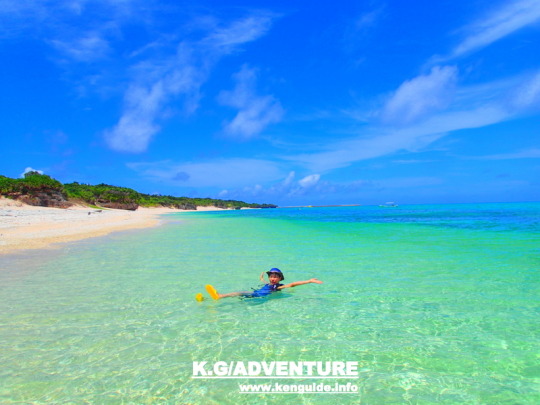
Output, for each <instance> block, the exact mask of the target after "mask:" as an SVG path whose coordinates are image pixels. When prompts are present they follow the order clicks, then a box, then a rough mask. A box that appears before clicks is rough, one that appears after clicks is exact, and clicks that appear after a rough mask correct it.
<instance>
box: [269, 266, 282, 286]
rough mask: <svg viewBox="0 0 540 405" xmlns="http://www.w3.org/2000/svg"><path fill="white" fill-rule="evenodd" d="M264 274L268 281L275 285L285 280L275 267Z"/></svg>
mask: <svg viewBox="0 0 540 405" xmlns="http://www.w3.org/2000/svg"><path fill="white" fill-rule="evenodd" d="M266 274H268V280H269V281H270V283H272V284H277V283H279V282H280V281H283V280H285V277H284V276H283V273H282V272H281V270H280V269H277V268H275V267H274V268H273V269H270V271H267V272H266Z"/></svg>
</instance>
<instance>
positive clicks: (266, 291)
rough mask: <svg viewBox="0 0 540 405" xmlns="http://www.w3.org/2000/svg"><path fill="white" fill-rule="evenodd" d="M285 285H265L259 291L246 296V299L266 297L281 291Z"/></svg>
mask: <svg viewBox="0 0 540 405" xmlns="http://www.w3.org/2000/svg"><path fill="white" fill-rule="evenodd" d="M282 285H283V284H273V285H272V284H265V285H264V286H262V287H261V288H259V289H258V290H255V291H253V292H252V293H249V294H246V295H245V297H266V296H267V295H270V294H271V293H273V292H276V291H279V290H278V288H279V287H281V286H282Z"/></svg>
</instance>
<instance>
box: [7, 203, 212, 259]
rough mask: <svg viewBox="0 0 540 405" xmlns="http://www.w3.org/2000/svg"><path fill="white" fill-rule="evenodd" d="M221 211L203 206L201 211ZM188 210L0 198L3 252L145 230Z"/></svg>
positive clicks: (46, 246) (41, 247) (200, 208)
mask: <svg viewBox="0 0 540 405" xmlns="http://www.w3.org/2000/svg"><path fill="white" fill-rule="evenodd" d="M209 210H219V208H216V207H199V209H198V211H209ZM172 212H186V211H184V210H174V209H169V208H139V209H137V210H136V211H126V210H112V209H102V210H99V209H94V208H89V207H82V206H73V207H70V208H67V209H63V208H46V207H33V206H30V205H26V204H22V203H20V202H18V201H13V200H10V199H7V198H0V254H6V253H13V252H16V251H20V250H24V249H43V248H50V247H54V246H55V244H56V243H60V242H71V241H75V240H80V239H86V238H91V237H96V236H103V235H107V234H109V233H111V232H116V231H124V230H130V229H141V228H148V227H152V226H157V225H159V224H160V223H161V220H160V218H159V215H160V214H165V213H172Z"/></svg>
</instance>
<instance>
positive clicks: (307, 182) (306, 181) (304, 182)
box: [298, 174, 321, 188]
mask: <svg viewBox="0 0 540 405" xmlns="http://www.w3.org/2000/svg"><path fill="white" fill-rule="evenodd" d="M320 179H321V175H320V174H310V175H309V176H306V177H304V178H303V179H301V180H300V181H298V184H299V185H300V187H303V188H310V187H313V186H314V185H315V184H317V183H318V182H319V180H320Z"/></svg>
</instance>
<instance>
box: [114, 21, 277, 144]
mask: <svg viewBox="0 0 540 405" xmlns="http://www.w3.org/2000/svg"><path fill="white" fill-rule="evenodd" d="M269 24H270V21H269V18H268V17H267V16H265V15H262V16H260V17H256V16H253V17H250V18H248V19H244V20H241V21H239V22H238V21H237V22H233V23H231V24H230V25H229V26H228V27H221V28H217V29H215V31H214V32H210V33H209V34H208V35H207V36H206V37H205V38H203V39H202V40H200V41H198V42H197V41H184V42H182V43H180V45H179V46H178V52H177V54H176V55H175V57H173V58H170V59H165V60H163V59H161V60H151V61H147V62H145V63H142V64H139V65H138V66H137V68H136V69H135V71H136V72H137V74H136V75H135V78H134V80H133V82H132V83H131V85H130V87H129V89H128V90H127V92H126V94H125V97H124V110H123V112H122V116H121V117H120V120H119V121H118V124H117V125H115V126H114V127H113V128H112V129H111V130H109V131H106V132H105V139H106V141H107V144H108V145H109V146H110V147H111V148H112V149H114V150H117V151H123V152H132V153H140V152H144V151H145V150H146V149H147V148H148V145H149V143H150V142H151V140H152V138H153V137H154V136H155V135H156V134H157V133H158V132H159V130H160V126H159V125H158V121H159V120H161V119H163V118H164V117H163V111H164V110H165V109H166V106H167V105H169V104H170V103H171V102H173V101H174V100H176V98H177V97H178V96H180V95H182V96H184V110H185V112H186V113H192V112H194V111H195V110H196V108H197V104H198V100H199V89H200V87H201V86H202V84H203V83H204V82H205V81H206V80H207V78H208V76H209V74H210V70H211V68H212V67H213V65H214V64H215V63H216V62H217V61H218V60H219V59H220V58H222V57H223V56H225V55H226V54H228V53H230V52H231V51H232V50H233V49H236V48H235V47H237V46H239V45H241V44H243V43H245V42H247V41H252V40H255V39H257V38H258V37H259V36H261V35H263V34H264V33H265V32H266V30H267V29H268V25H269ZM242 30H244V31H242ZM233 37H234V38H233ZM256 101H257V100H256ZM259 101H261V100H259ZM262 104H265V100H264V99H263V100H262ZM266 105H267V103H266ZM254 108H255V111H256V109H257V108H261V107H251V109H248V110H247V112H246V113H245V114H244V115H241V116H240V117H239V118H238V120H237V121H236V122H235V125H236V127H238V128H251V131H257V130H259V128H258V127H257V124H259V125H263V121H264V116H263V114H261V113H258V114H257V113H255V116H252V115H250V111H254V110H253V109H254ZM246 114H247V116H246ZM271 116H272V114H270V115H268V117H271ZM261 117H262V118H263V119H262V121H257V118H261ZM267 119H268V118H267ZM270 119H271V118H270Z"/></svg>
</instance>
